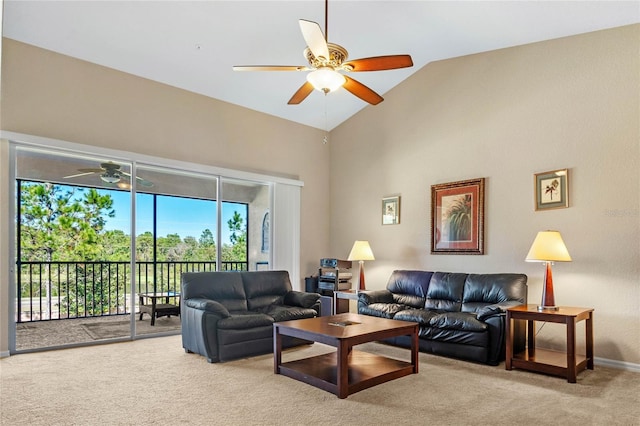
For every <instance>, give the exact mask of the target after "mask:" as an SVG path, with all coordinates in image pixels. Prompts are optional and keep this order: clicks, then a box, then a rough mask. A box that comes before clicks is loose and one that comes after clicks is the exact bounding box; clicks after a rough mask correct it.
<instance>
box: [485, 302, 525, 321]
mask: <svg viewBox="0 0 640 426" xmlns="http://www.w3.org/2000/svg"><path fill="white" fill-rule="evenodd" d="M519 305H522V303H520V302H518V301H517V300H510V301H507V302H502V303H494V304H493V305H487V306H484V307H482V308H480V309H478V311H477V312H476V315H477V316H478V320H480V321H484V320H486V319H487V318H489V317H492V316H495V315H503V314H505V313H506V312H507V309H508V308H513V307H514V306H519Z"/></svg>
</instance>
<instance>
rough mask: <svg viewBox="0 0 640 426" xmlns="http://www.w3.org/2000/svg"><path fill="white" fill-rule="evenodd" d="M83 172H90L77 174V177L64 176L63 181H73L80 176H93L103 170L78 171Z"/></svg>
mask: <svg viewBox="0 0 640 426" xmlns="http://www.w3.org/2000/svg"><path fill="white" fill-rule="evenodd" d="M82 170H89V171H85V172H82V173H76V174H75V175H69V176H64V177H63V179H73V178H77V177H80V176H88V175H92V174H94V173H100V172H102V170H97V171H96V170H95V169H79V170H78V171H82Z"/></svg>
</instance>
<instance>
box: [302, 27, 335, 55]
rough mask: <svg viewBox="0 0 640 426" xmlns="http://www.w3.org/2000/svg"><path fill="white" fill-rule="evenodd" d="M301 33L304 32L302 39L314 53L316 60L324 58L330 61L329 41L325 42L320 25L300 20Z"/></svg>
mask: <svg viewBox="0 0 640 426" xmlns="http://www.w3.org/2000/svg"><path fill="white" fill-rule="evenodd" d="M299 22H300V31H302V37H304V41H305V42H306V43H307V47H308V48H309V49H310V50H311V52H312V53H313V56H315V57H316V58H320V57H323V58H324V59H326V60H329V59H331V58H329V47H328V46H327V40H325V38H324V35H323V34H322V29H321V28H320V25H318V24H317V23H315V22H312V21H307V20H304V19H300V21H299Z"/></svg>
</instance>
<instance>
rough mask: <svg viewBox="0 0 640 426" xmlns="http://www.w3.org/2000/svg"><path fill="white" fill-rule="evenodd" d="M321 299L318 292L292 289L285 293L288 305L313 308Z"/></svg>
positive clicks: (285, 302) (285, 300) (285, 301)
mask: <svg viewBox="0 0 640 426" xmlns="http://www.w3.org/2000/svg"><path fill="white" fill-rule="evenodd" d="M319 300H320V295H319V294H318V293H307V292H304V291H296V290H291V291H290V292H288V293H287V294H285V295H284V304H285V305H287V306H299V307H301V308H313V307H314V306H315V305H316V304H317V303H318V302H319Z"/></svg>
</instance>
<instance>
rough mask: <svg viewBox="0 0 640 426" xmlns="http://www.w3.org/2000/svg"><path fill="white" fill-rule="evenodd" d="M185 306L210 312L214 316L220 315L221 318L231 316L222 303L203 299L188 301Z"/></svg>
mask: <svg viewBox="0 0 640 426" xmlns="http://www.w3.org/2000/svg"><path fill="white" fill-rule="evenodd" d="M184 304H185V306H186V307H189V308H193V309H198V310H200V311H205V312H209V313H212V314H214V315H218V316H219V317H221V318H227V317H230V316H231V314H230V313H229V311H228V310H227V308H225V307H224V305H223V304H222V303H220V302H216V301H215V300H211V299H203V298H195V299H187V300H185V301H184Z"/></svg>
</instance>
